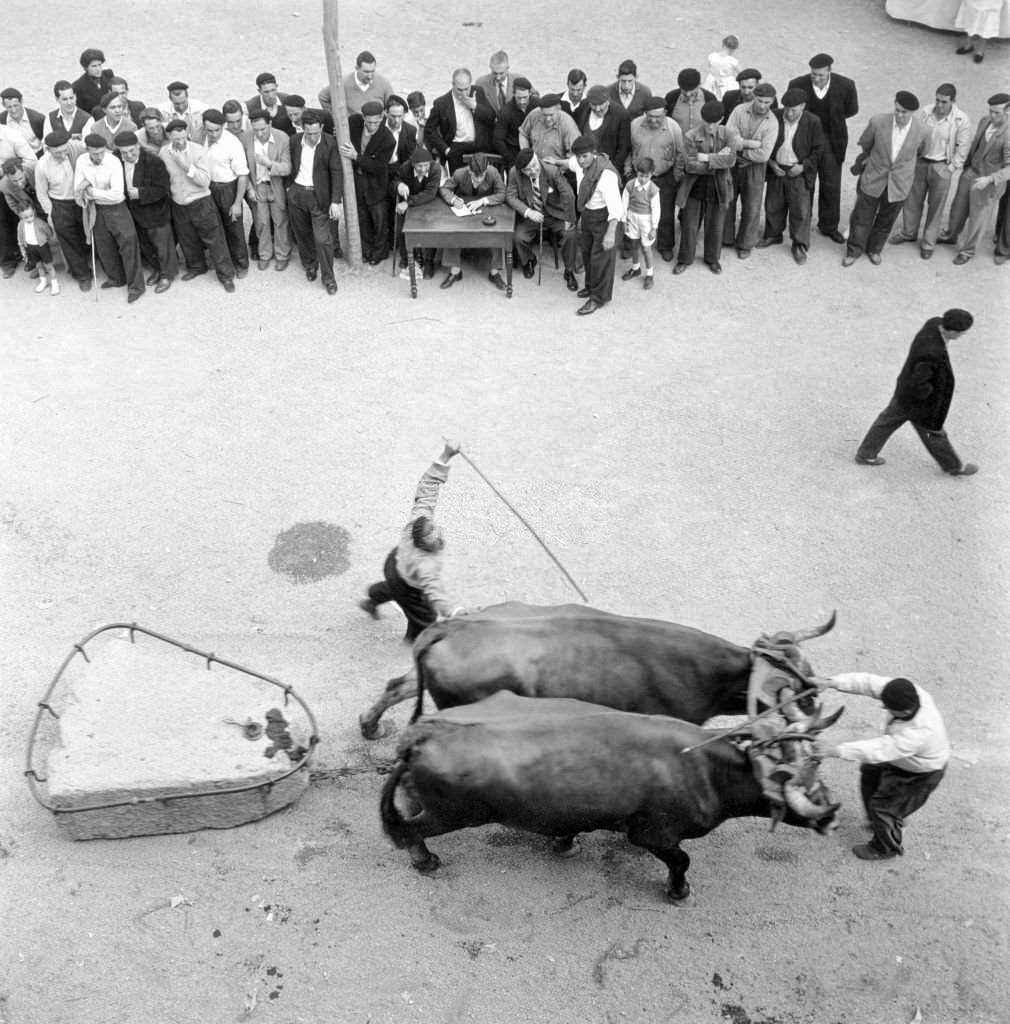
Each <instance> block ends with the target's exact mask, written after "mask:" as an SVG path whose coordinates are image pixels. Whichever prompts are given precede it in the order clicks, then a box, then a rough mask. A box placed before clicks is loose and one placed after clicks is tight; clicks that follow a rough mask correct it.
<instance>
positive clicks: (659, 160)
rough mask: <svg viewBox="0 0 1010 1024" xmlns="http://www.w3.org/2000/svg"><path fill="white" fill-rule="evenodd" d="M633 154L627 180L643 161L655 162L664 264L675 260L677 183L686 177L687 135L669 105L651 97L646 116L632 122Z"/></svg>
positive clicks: (659, 245)
mask: <svg viewBox="0 0 1010 1024" xmlns="http://www.w3.org/2000/svg"><path fill="white" fill-rule="evenodd" d="M629 137H630V139H631V152H630V153H629V154H628V159H627V161H626V163H625V165H624V167H623V168H621V170H623V172H624V177H625V179H626V180H627V179H628V178H629V177H630V176H631V175H632V173H633V168H634V165H635V163H636V161H638V160H639V159H640V158H641V157H643V156H646V157H648V158H649V159H650V160H651V161H652V166H653V172H652V180H653V181H654V182H655V183H656V187H657V188H658V189H659V227H658V230H657V232H656V248H657V249H658V250H659V255H660V256H662V257H663V259H664V260H666V261H667V262H670V260H672V259H673V250H674V248H675V247H676V244H677V182H678V181H679V180H680V176H681V174H682V173H683V165H684V133H683V132H682V131H681V129H680V125H679V124H677V122H676V121H674V119H673V118H672V117H668V116H667V113H666V101H665V100H664V99H663V98H662V97H661V96H651V97H649V99H647V100H646V101H645V113H644V114H642V116H641V117H636V118H635V120H634V121H632V122H631V127H630V130H629Z"/></svg>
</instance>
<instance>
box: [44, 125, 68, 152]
mask: <svg viewBox="0 0 1010 1024" xmlns="http://www.w3.org/2000/svg"><path fill="white" fill-rule="evenodd" d="M42 141H43V142H44V143H45V144H46V145H47V146H48V147H49V148H50V149H55V148H56V147H57V146H65V145H66V144H67V143H68V142H69V141H70V135H69V134H68V133H67V132H65V131H64V130H63V129H62V128H57V129H56V131H54V132H50V133H49V134H48V135H47V136H46V137H45V138H44V139H43V140H42Z"/></svg>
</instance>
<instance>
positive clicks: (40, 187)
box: [35, 131, 92, 292]
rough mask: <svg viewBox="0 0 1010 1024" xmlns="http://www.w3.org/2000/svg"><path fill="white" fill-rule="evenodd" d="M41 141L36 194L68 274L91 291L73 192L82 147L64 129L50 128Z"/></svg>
mask: <svg viewBox="0 0 1010 1024" xmlns="http://www.w3.org/2000/svg"><path fill="white" fill-rule="evenodd" d="M43 142H44V143H45V152H44V153H43V154H42V156H41V157H39V162H38V165H37V166H36V168H35V194H36V195H37V196H38V200H39V205H40V206H41V207H42V209H43V211H44V212H45V214H46V216H47V217H48V218H49V221H50V223H51V224H52V226H53V231H55V232H56V237H57V239H59V243H60V248H61V249H62V250H63V258H64V259H65V260H66V261H67V269H68V270H69V271H70V274H71V276H72V277H73V278H74V280H75V281H76V282H77V284H78V286H79V287H80V289H81V291H82V292H87V291H91V286H92V277H91V251H90V249H89V247H88V239H87V236H86V235H85V232H84V214H83V212H82V210H81V207H80V206H78V205H77V202H76V200H75V193H74V165H75V164H76V163H77V160H78V158H79V157H80V156H81V155H82V154H83V153H84V152H85V146H84V143H83V142H82V141H79V140H77V139H71V138H70V136H69V135H68V134H67V133H66V132H65V131H52V132H50V133H49V134H48V135H47V136H46V137H45V139H44V140H43Z"/></svg>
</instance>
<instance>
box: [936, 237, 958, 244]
mask: <svg viewBox="0 0 1010 1024" xmlns="http://www.w3.org/2000/svg"><path fill="white" fill-rule="evenodd" d="M936 244H937V245H957V239H956V238H954V237H952V236H951V235H940V237H939V238H938V239H937V240H936Z"/></svg>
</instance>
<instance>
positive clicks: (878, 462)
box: [853, 455, 887, 466]
mask: <svg viewBox="0 0 1010 1024" xmlns="http://www.w3.org/2000/svg"><path fill="white" fill-rule="evenodd" d="M853 461H855V462H856V463H857V465H860V466H883V465H884V463H885V462H887V459H882V458H881V457H880V456H879V455H874V456H873V458H872V459H868V458H866V457H865V456H863V455H857V456H856V457H855V459H854V460H853Z"/></svg>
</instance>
